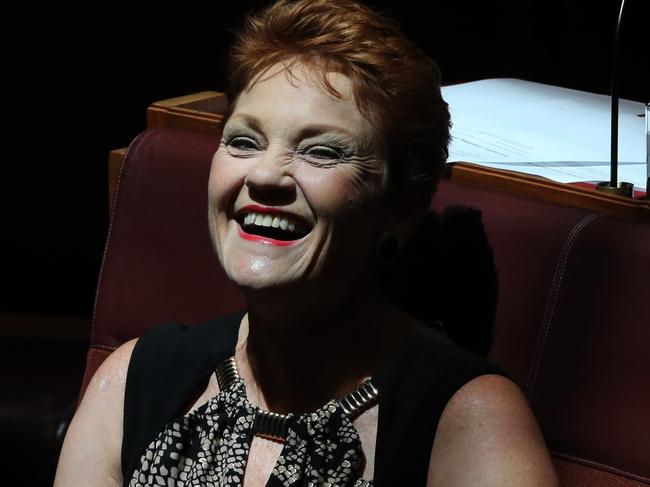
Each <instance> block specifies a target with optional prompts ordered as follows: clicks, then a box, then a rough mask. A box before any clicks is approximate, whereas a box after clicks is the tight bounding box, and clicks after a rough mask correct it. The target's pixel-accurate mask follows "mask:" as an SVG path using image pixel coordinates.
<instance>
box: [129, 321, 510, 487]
mask: <svg viewBox="0 0 650 487" xmlns="http://www.w3.org/2000/svg"><path fill="white" fill-rule="evenodd" d="M243 316H244V312H241V313H238V314H236V315H232V316H229V317H226V318H220V319H217V320H212V321H210V322H206V323H203V324H200V325H194V326H184V325H178V324H165V325H160V326H158V327H155V328H154V329H152V330H150V331H149V332H147V333H146V334H145V335H144V336H143V337H141V338H140V339H139V340H138V342H137V343H136V346H135V348H134V350H133V353H132V356H131V361H130V363H129V370H128V374H127V381H126V391H125V399H124V428H123V441H122V458H121V460H122V462H121V463H122V476H123V479H124V486H125V487H132V486H161V487H162V486H166V487H170V486H175V487H187V486H219V487H226V486H240V485H242V480H243V478H244V475H245V471H246V462H247V460H248V454H249V451H250V445H251V441H252V439H253V436H254V435H255V434H260V435H262V436H269V437H275V438H282V441H283V442H284V444H283V449H282V452H281V454H280V456H279V458H278V460H277V462H276V464H275V467H274V469H273V472H272V474H271V477H270V479H269V481H268V483H267V486H269V487H279V486H292V487H297V486H300V487H310V486H311V487H316V486H318V487H321V486H329V487H332V486H340V487H355V486H356V487H361V486H364V487H367V486H371V485H375V486H376V487H384V486H390V487H393V486H398V485H399V486H402V485H403V486H408V487H418V486H422V487H424V486H425V485H426V480H427V473H428V467H429V458H430V455H431V448H432V445H433V441H434V437H435V432H436V429H437V426H438V421H439V419H440V416H441V414H442V411H443V409H444V407H445V405H446V404H447V402H448V401H449V399H450V398H451V397H452V396H453V394H454V393H455V392H456V391H457V390H458V389H459V388H460V387H462V386H463V385H464V384H465V383H467V382H468V381H470V380H472V379H473V378H475V377H477V376H479V375H482V374H503V373H502V372H501V371H500V369H499V368H498V367H496V366H494V365H492V364H491V363H489V362H487V361H486V360H484V359H482V358H480V357H477V356H475V355H473V354H471V353H469V352H467V351H465V350H462V349H460V348H458V347H457V346H456V345H454V344H453V343H451V342H450V341H449V340H447V339H446V338H445V337H444V336H442V335H441V334H440V333H439V332H437V331H436V330H433V329H428V328H424V327H423V328H421V329H419V330H417V331H416V332H415V333H414V334H413V336H412V337H411V338H409V339H408V340H407V341H406V342H405V343H404V344H402V346H401V348H400V349H399V350H398V351H397V352H396V353H395V355H394V356H393V357H392V358H391V359H390V360H389V361H388V362H387V363H386V364H385V365H384V366H383V367H382V368H380V369H379V370H378V371H376V373H375V374H373V377H372V379H371V382H370V384H369V383H364V385H362V386H361V387H360V388H359V389H357V391H354V393H356V394H357V395H356V396H354V395H353V396H350V395H348V396H346V397H344V398H341V399H339V400H332V401H330V402H328V403H327V404H325V405H324V406H323V407H321V408H320V409H318V410H317V411H314V412H312V413H310V414H301V415H287V416H286V417H279V416H276V415H273V414H272V413H269V412H264V411H260V410H257V409H256V408H255V407H254V406H253V405H252V404H251V403H250V402H249V401H248V399H247V398H246V388H245V384H244V383H243V382H242V380H241V379H240V378H239V376H238V375H237V374H236V369H234V370H233V369H227V368H226V369H224V368H223V367H220V365H222V364H227V363H228V361H229V359H230V358H231V357H232V356H233V355H234V352H235V345H236V343H237V336H238V331H239V324H240V322H241V319H242V317H243ZM396 326H397V325H396ZM215 372H216V374H217V380H218V381H219V394H217V395H216V396H215V397H213V398H211V399H210V400H208V402H207V403H205V404H203V405H202V406H200V407H199V408H197V409H195V410H194V411H191V412H189V413H187V414H185V412H186V411H189V409H190V406H191V405H192V403H193V402H194V401H195V400H196V398H197V397H198V394H200V392H201V391H204V390H205V387H206V385H207V383H208V380H209V378H210V377H211V376H212V374H214V373H215ZM371 385H372V386H373V387H372V388H370V386H371ZM373 391H374V392H373ZM354 393H351V394H354ZM192 398H193V399H192ZM364 401H365V405H364V404H361V406H362V407H361V408H358V407H357V405H358V404H360V403H364ZM375 401H376V402H377V403H378V411H379V415H378V424H377V441H376V446H375V459H374V465H373V479H372V481H366V480H364V479H362V478H361V472H363V470H364V461H365V458H364V455H363V451H362V449H361V443H360V440H359V435H358V433H357V431H356V429H355V428H354V425H353V424H352V421H353V420H354V418H355V416H356V415H358V414H360V411H362V410H363V408H364V407H369V406H370V405H372V404H373V403H374V402H375Z"/></svg>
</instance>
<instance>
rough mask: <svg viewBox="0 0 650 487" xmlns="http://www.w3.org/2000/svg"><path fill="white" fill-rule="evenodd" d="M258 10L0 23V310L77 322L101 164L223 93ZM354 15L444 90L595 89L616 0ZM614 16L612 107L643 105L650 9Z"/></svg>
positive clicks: (204, 9)
mask: <svg viewBox="0 0 650 487" xmlns="http://www.w3.org/2000/svg"><path fill="white" fill-rule="evenodd" d="M264 3H265V2H260V1H246V2H232V3H225V2H219V1H213V2H206V3H200V2H193V1H191V0H190V1H186V2H182V3H176V4H175V6H174V7H168V6H163V5H161V4H158V3H157V2H153V1H151V2H141V3H139V4H137V5H133V4H131V5H129V6H126V5H124V6H120V5H119V4H114V3H110V4H109V3H99V4H97V5H93V6H91V4H87V5H86V6H83V7H80V6H79V7H74V8H72V7H67V8H64V9H61V8H60V7H56V8H52V7H48V9H49V11H48V10H43V9H41V8H40V7H39V8H36V7H32V6H29V5H28V6H26V7H23V10H22V11H19V12H16V13H14V14H13V15H7V16H5V19H4V20H3V23H4V24H5V27H6V28H7V32H9V34H5V35H6V36H7V39H6V40H5V41H4V45H5V51H6V52H5V56H4V57H5V63H3V64H4V65H5V69H4V70H3V71H4V73H5V74H4V78H5V79H4V81H5V82H8V86H7V87H6V88H5V89H4V90H3V91H4V94H5V100H4V101H5V103H4V104H3V105H4V108H5V109H6V108H8V110H5V111H4V114H5V117H4V118H5V122H6V124H5V128H4V129H3V131H4V132H5V143H4V147H5V151H3V152H4V154H3V155H4V164H3V167H4V168H5V170H3V174H2V175H0V178H1V181H2V193H3V196H4V197H6V202H3V206H2V208H3V218H2V223H3V225H2V226H3V230H2V244H3V248H2V275H3V281H4V283H5V286H4V287H5V290H4V291H3V293H1V296H2V297H1V302H0V311H3V312H11V313H37V314H59V315H73V316H84V317H88V316H89V315H90V314H91V311H92V305H93V297H94V290H95V282H96V279H97V274H98V270H99V266H100V263H101V254H102V249H103V245H104V239H105V236H106V232H107V227H108V217H107V215H108V208H107V154H108V151H109V150H110V149H113V148H119V147H125V146H127V145H128V144H129V142H130V141H131V140H132V139H133V138H134V137H135V136H136V135H137V134H138V132H140V131H141V130H143V129H144V127H145V110H146V107H147V105H149V104H150V103H151V102H153V101H157V100H161V99H165V98H171V97H174V96H179V95H183V94H189V93H193V92H197V91H201V90H217V91H219V90H222V89H223V87H224V80H225V73H224V59H225V53H226V51H227V47H228V45H229V44H230V41H231V39H232V33H231V30H232V29H233V28H234V27H235V26H236V25H237V22H238V21H239V19H241V17H242V15H243V14H244V13H245V12H246V11H247V10H248V9H249V8H251V7H254V6H257V5H262V4H264ZM367 3H368V4H370V5H372V6H375V7H377V8H378V9H380V10H383V11H385V12H387V13H389V14H390V15H391V16H392V17H394V18H395V19H397V20H398V21H399V23H400V24H401V26H402V28H403V30H404V31H405V32H406V33H407V35H409V36H410V37H411V38H412V39H413V40H414V41H415V42H416V43H418V44H419V45H421V46H422V47H423V48H425V50H426V51H427V52H428V53H429V54H430V55H431V56H432V57H433V58H434V59H435V60H436V61H437V62H438V63H439V65H440V67H441V69H442V72H443V76H444V81H445V82H447V83H449V82H457V81H469V80H474V79H481V78H487V77H517V78H522V79H529V80H533V81H540V82H544V83H549V84H556V85H560V86H566V87H571V88H577V89H582V90H588V91H593V92H597V93H607V92H608V90H609V72H610V64H611V44H612V39H613V33H614V25H615V20H616V17H617V13H618V5H617V3H618V2H617V1H614V0H608V1H602V2H593V1H591V2H590V1H576V0H573V1H571V0H545V1H537V0H508V1H502V2H476V3H472V2H462V1H460V2H459V1H452V0H444V1H438V2H427V3H426V5H430V8H431V12H430V13H425V12H424V11H423V10H422V9H423V8H424V7H423V6H424V5H425V3H424V2H419V1H417V2H416V1H406V0H402V1H399V2H397V1H388V0H374V1H370V0H369V1H368V2H367ZM627 3H628V6H627V9H628V11H626V17H625V19H624V21H625V24H626V25H625V30H624V32H623V42H624V46H623V51H624V53H625V55H624V56H623V59H622V68H623V69H622V76H621V95H622V96H623V97H627V98H632V99H636V100H639V101H644V102H647V101H648V100H650V89H649V88H648V87H649V86H650V78H649V77H648V51H647V47H646V51H645V52H642V49H641V48H642V46H643V43H644V38H643V36H642V33H643V31H644V30H645V29H646V26H645V25H644V22H643V21H644V19H647V18H648V16H647V11H648V8H647V3H648V2H647V1H645V0H628V2H627ZM643 4H646V5H643ZM645 40H646V46H647V38H646V39H645ZM3 199H4V198H3Z"/></svg>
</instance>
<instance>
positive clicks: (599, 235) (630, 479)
mask: <svg viewBox="0 0 650 487" xmlns="http://www.w3.org/2000/svg"><path fill="white" fill-rule="evenodd" d="M217 145H218V140H217V138H216V137H215V136H214V135H204V134H200V133H193V132H186V131H180V130H172V129H152V130H148V131H145V132H143V133H142V134H140V135H139V136H138V137H137V138H136V139H135V140H134V141H133V142H132V144H131V146H130V147H129V150H128V152H127V155H126V157H125V160H124V163H123V166H122V169H121V173H120V179H119V184H118V189H117V195H116V198H115V204H114V209H113V216H112V222H111V227H110V230H109V235H108V240H107V244H106V250H105V254H104V260H103V264H102V270H101V274H100V278H99V283H98V287H97V297H96V303H95V313H94V318H93V331H92V338H91V347H90V350H89V353H88V360H87V367H86V374H85V378H84V386H83V387H84V389H85V386H86V384H87V383H88V381H89V379H90V377H91V376H92V374H93V373H94V371H95V370H96V368H97V367H98V366H99V364H101V362H102V361H103V360H104V359H105V358H106V356H107V355H108V354H109V353H110V351H112V350H113V349H114V348H115V347H116V346H118V345H119V344H121V343H123V342H124V341H126V340H128V339H130V338H132V337H136V336H139V335H141V334H142V333H143V332H144V331H145V330H147V329H148V328H150V327H152V326H153V325H155V324H157V323H161V322H169V321H174V322H182V323H187V324H191V323H197V322H201V321H205V320H208V319H211V318H214V317H217V316H222V315H225V314H228V313H231V312H234V311H236V310H239V309H242V308H243V307H244V300H243V297H242V296H241V294H240V293H239V291H238V290H237V289H236V288H234V287H233V286H232V284H230V283H229V282H228V280H227V279H226V277H225V276H224V274H223V272H222V271H221V269H220V266H219V265H218V262H217V258H216V256H215V254H214V252H213V250H212V247H211V244H210V240H209V236H208V231H207V220H206V213H207V180H208V174H209V168H210V163H211V159H212V155H213V154H214V152H215V150H216V148H217ZM448 205H465V206H471V207H475V208H478V209H480V210H481V212H482V218H483V225H484V227H485V231H486V234H487V237H488V240H489V242H490V245H491V246H492V249H493V251H494V259H495V264H496V268H497V273H498V295H499V299H498V302H497V308H496V320H495V339H494V342H493V346H492V349H491V352H490V358H491V359H492V360H493V361H494V362H496V363H497V364H499V365H501V366H502V367H503V368H504V369H505V370H506V371H507V372H508V373H509V374H510V376H511V378H512V379H513V380H514V381H515V382H516V383H518V384H519V385H520V387H521V388H522V389H523V390H524V391H525V392H526V394H527V396H528V398H529V400H530V401H531V404H532V406H533V409H534V411H535V414H536V416H537V418H538V420H539V422H540V425H541V427H542V430H543V431H544V434H545V437H546V439H547V442H548V444H549V448H550V449H551V450H552V452H553V455H554V460H555V462H556V466H557V469H558V472H559V473H560V476H561V479H562V481H563V485H567V486H583V485H585V486H586V485H589V486H600V485H603V486H605V485H607V486H619V485H620V486H635V485H645V483H647V482H648V481H649V479H650V454H648V452H650V420H649V419H648V418H649V417H650V416H649V415H648V411H650V378H649V372H650V286H649V282H648V277H649V276H650V225H648V224H644V223H635V222H633V221H626V220H620V219H616V218H611V217H607V216H602V215H598V214H592V213H590V212H588V211H586V210H580V209H576V208H571V207H564V206H559V205H552V204H546V203H542V202H537V201H533V200H529V199H525V198H521V197H517V196H513V195H508V194H505V193H499V192H495V191H489V190H483V189H479V188H475V187H471V186H463V185H459V184H455V183H451V182H449V181H442V182H441V184H440V188H439V191H438V194H437V196H436V198H435V200H434V204H433V208H434V209H436V210H441V209H443V208H445V207H446V206H448ZM468 278H471V277H468Z"/></svg>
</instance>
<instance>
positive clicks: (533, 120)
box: [442, 78, 647, 188]
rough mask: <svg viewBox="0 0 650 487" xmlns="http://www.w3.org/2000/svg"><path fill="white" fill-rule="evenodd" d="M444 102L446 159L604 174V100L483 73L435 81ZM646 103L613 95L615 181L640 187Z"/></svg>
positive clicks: (581, 175) (600, 177)
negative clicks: (448, 127) (448, 124)
mask: <svg viewBox="0 0 650 487" xmlns="http://www.w3.org/2000/svg"><path fill="white" fill-rule="evenodd" d="M442 94H443V98H444V99H445V101H447V103H449V110H450V112H451V121H452V124H453V126H452V131H451V134H452V142H451V146H450V151H449V159H448V162H456V161H466V162H473V163H476V164H480V165H484V166H488V167H494V168H497V169H506V170H510V171H520V172H524V173H528V174H535V175H538V176H543V177H546V178H549V179H552V180H554V181H559V182H562V183H570V182H576V181H608V180H609V172H610V169H609V160H610V131H611V129H610V118H611V111H610V110H611V99H610V97H609V96H605V95H596V94H593V93H587V92H583V91H577V90H571V89H568V88H560V87H557V86H550V85H544V84H541V83H534V82H532V81H523V80H518V79H510V78H507V79H486V80H481V81H473V82H470V83H463V84H459V85H452V86H446V87H443V88H442ZM644 113H645V106H644V104H643V103H640V102H634V101H630V100H619V128H618V132H619V135H618V161H619V162H618V175H619V181H627V182H631V183H633V184H634V185H635V186H637V187H639V188H645V186H646V181H647V168H646V163H645V160H646V134H645V118H644Z"/></svg>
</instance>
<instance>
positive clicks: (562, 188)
mask: <svg viewBox="0 0 650 487" xmlns="http://www.w3.org/2000/svg"><path fill="white" fill-rule="evenodd" d="M445 177H446V178H448V179H450V180H452V181H454V182H457V183H461V184H467V185H470V186H478V187H481V188H486V189H492V190H495V191H499V192H503V193H511V194H517V195H520V196H525V197H528V198H532V199H536V200H541V201H547V202H549V203H557V204H560V205H566V206H573V207H577V208H585V209H588V210H592V211H595V212H600V213H606V214H609V215H616V216H621V217H626V218H634V219H640V220H645V221H650V200H639V199H632V198H624V197H622V196H616V195H612V194H608V193H601V192H600V191H596V190H595V189H588V188H584V187H579V186H573V185H571V184H563V183H556V182H554V181H550V180H548V179H545V178H542V177H539V176H533V175H529V174H523V173H518V172H511V171H502V170H499V169H492V168H489V167H483V166H479V165H477V164H471V163H468V162H455V163H451V164H448V165H447V167H446V171H445Z"/></svg>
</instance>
